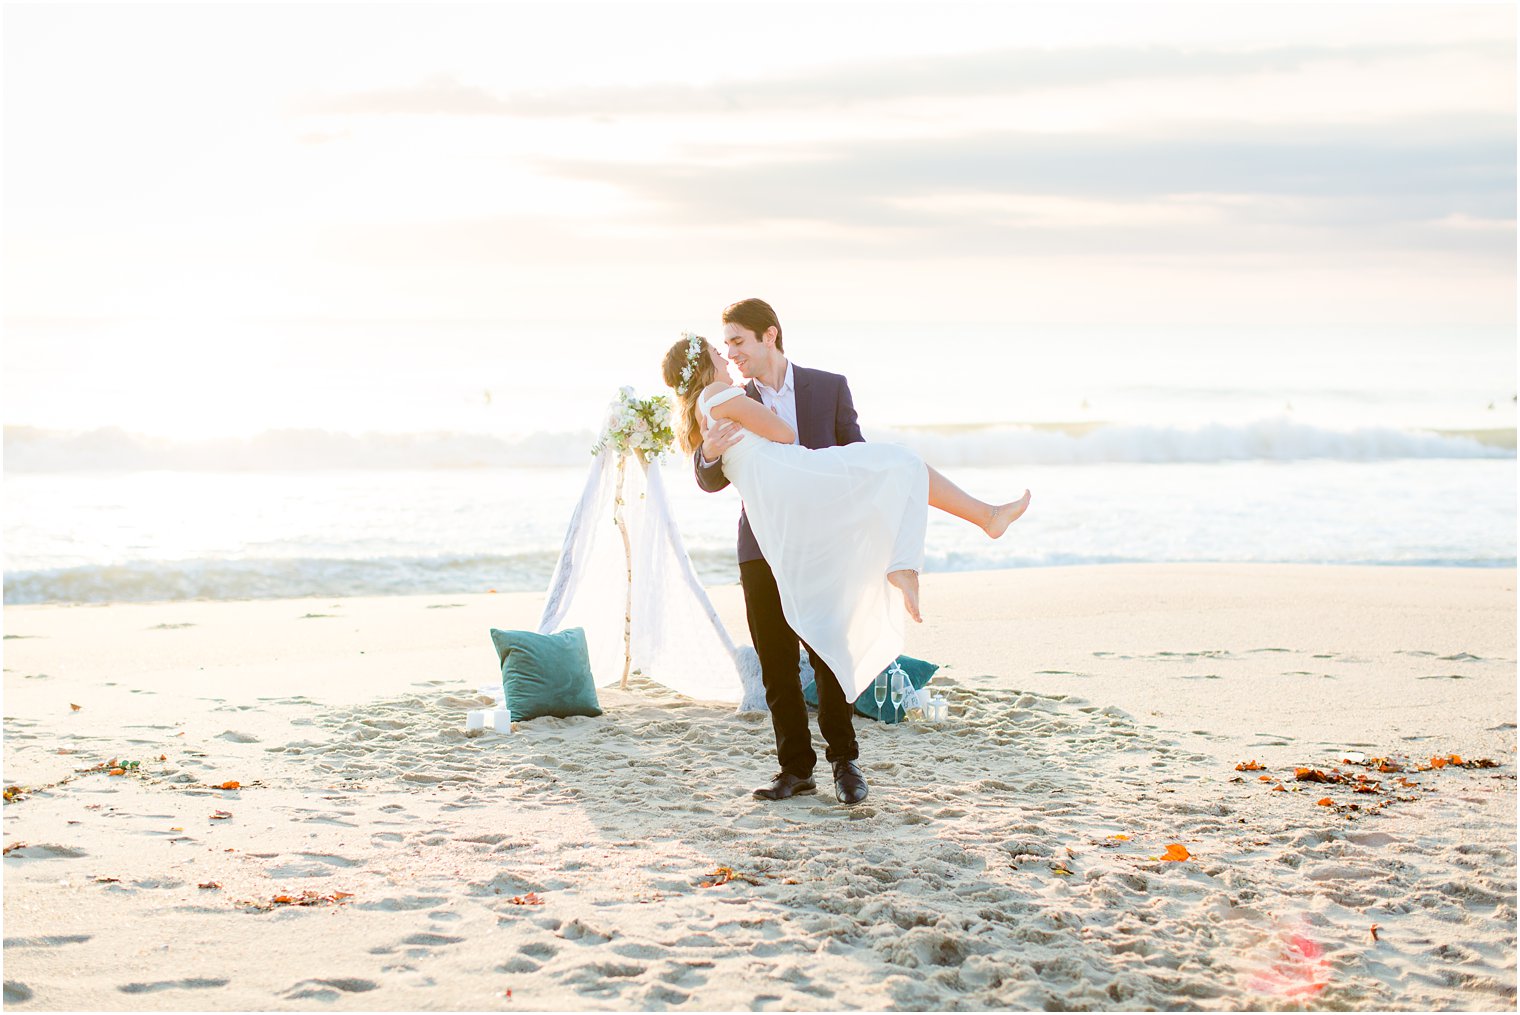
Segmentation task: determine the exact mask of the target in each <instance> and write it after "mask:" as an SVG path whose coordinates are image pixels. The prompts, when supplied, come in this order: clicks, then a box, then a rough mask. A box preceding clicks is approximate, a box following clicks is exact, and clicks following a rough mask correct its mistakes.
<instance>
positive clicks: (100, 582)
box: [5, 547, 1515, 606]
mask: <svg viewBox="0 0 1520 1015" xmlns="http://www.w3.org/2000/svg"><path fill="white" fill-rule="evenodd" d="M691 556H692V564H693V566H694V567H695V568H696V571H697V575H698V577H699V578H700V579H701V580H702V582H703V583H704V584H707V585H717V584H732V583H736V582H737V581H738V580H739V567H738V563H737V558H736V556H735V553H734V551H733V549H732V548H727V547H725V548H723V549H702V550H696V551H694V552H693V553H692V555H691ZM556 559H557V555H556V554H555V553H551V552H547V551H546V552H538V553H522V554H506V555H494V556H492V555H480V556H457V557H382V558H376V559H371V560H352V559H336V558H326V557H311V558H295V559H260V560H220V559H204V560H172V561H132V562H128V563H121V564H111V565H101V566H82V567H71V568H54V569H45V570H32V571H11V572H7V573H6V575H5V605H7V606H19V605H23V604H42V603H144V602H180V601H185V600H248V599H300V598H310V597H324V598H325V597H331V598H345V597H353V596H392V595H417V594H423V593H433V594H438V595H468V594H471V593H481V592H543V591H544V590H545V589H547V588H548V586H549V579H550V577H551V576H552V574H553V570H554V564H555V561H556ZM1162 562H1171V563H1221V562H1224V563H1230V562H1234V563H1239V562H1246V563H1295V564H1348V565H1391V566H1429V567H1514V566H1515V558H1514V556H1512V555H1511V556H1484V557H1471V556H1457V557H1453V558H1450V559H1448V558H1440V557H1430V556H1425V555H1409V556H1405V557H1392V558H1388V559H1378V558H1369V557H1366V556H1363V555H1358V554H1356V553H1355V552H1352V553H1351V554H1349V555H1348V556H1347V557H1345V558H1326V557H1320V556H1314V555H1310V556H1306V557H1304V558H1302V559H1295V560H1283V559H1281V558H1278V557H1272V558H1261V559H1259V560H1257V559H1246V560H1245V561H1239V560H1235V561H1227V560H1224V559H1222V558H1219V557H1215V556H1211V555H1208V554H1201V555H1199V556H1198V557H1196V558H1192V559H1178V558H1176V557H1175V556H1173V557H1167V558H1158V557H1146V556H1144V555H1123V554H1094V553H1072V552H1052V553H1044V554H1040V553H998V552H977V553H968V552H957V551H950V552H941V553H931V554H929V555H928V557H927V559H926V560H925V566H924V570H925V571H928V572H936V571H998V570H1008V569H1015V568H1037V567H1064V566H1074V565H1104V564H1145V563H1162Z"/></svg>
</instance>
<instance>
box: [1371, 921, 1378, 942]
mask: <svg viewBox="0 0 1520 1015" xmlns="http://www.w3.org/2000/svg"><path fill="white" fill-rule="evenodd" d="M1377 932H1378V925H1377V924H1375V923H1374V924H1373V925H1372V940H1374V941H1376V940H1377V939H1378V935H1377Z"/></svg>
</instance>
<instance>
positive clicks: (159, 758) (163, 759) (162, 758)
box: [158, 754, 169, 761]
mask: <svg viewBox="0 0 1520 1015" xmlns="http://www.w3.org/2000/svg"><path fill="white" fill-rule="evenodd" d="M158 760H159V761H168V760H169V756H168V755H167V754H160V755H159V756H158Z"/></svg>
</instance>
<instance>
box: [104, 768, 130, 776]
mask: <svg viewBox="0 0 1520 1015" xmlns="http://www.w3.org/2000/svg"><path fill="white" fill-rule="evenodd" d="M106 774H107V775H126V774H127V770H126V769H125V768H113V769H111V770H110V771H109V772H107V773H106Z"/></svg>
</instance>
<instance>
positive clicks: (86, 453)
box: [5, 418, 1515, 472]
mask: <svg viewBox="0 0 1520 1015" xmlns="http://www.w3.org/2000/svg"><path fill="white" fill-rule="evenodd" d="M865 433H866V437H867V438H868V439H870V440H885V441H892V442H895V443H899V444H905V445H907V446H908V447H911V448H913V449H914V450H916V451H918V452H919V453H920V454H922V455H923V456H924V457H925V458H926V459H927V460H929V461H931V462H933V463H934V464H935V465H937V466H942V467H954V466H971V467H989V468H995V467H999V466H1007V465H1082V464H1094V465H1096V464H1104V463H1121V462H1122V463H1158V464H1160V463H1168V462H1187V463H1210V462H1232V461H1302V460H1310V459H1332V460H1339V461H1388V460H1392V459H1404V458H1444V459H1468V458H1474V459H1477V458H1514V457H1515V431H1514V429H1513V428H1509V429H1495V430H1486V431H1435V430H1409V429H1399V428H1396V427H1357V428H1350V429H1333V428H1328V427H1321V426H1314V425H1311V424H1306V423H1299V422H1296V421H1294V420H1291V419H1287V418H1277V419H1264V420H1257V421H1255V422H1250V423H1211V424H1205V425H1201V426H1162V425H1141V424H1121V423H1113V424H1103V423H1089V424H1073V425H1061V424H1010V425H1005V426H964V427H925V428H895V429H894V428H868V429H867V430H866V431H865ZM593 441H594V435H593V434H592V433H591V431H578V432H577V431H569V432H540V433H533V434H528V435H524V436H521V437H500V436H494V435H490V434H470V433H394V434H392V433H365V434H349V433H339V432H333V431H328V430H273V431H267V432H265V433H261V434H258V435H256V436H253V437H247V438H208V439H201V440H171V439H169V438H163V437H152V436H145V435H141V434H134V433H130V432H127V431H124V430H121V429H119V428H115V427H108V428H102V429H97V430H90V431H84V432H74V431H60V430H46V429H40V428H37V427H26V426H8V427H6V428H5V468H6V471H8V472H100V471H147V470H171V471H189V472H225V471H233V472H260V471H312V470H319V471H336V470H349V469H359V470H387V469H462V468H501V467H542V466H577V465H584V464H586V463H587V461H588V460H589V449H590V447H591V445H592V443H593Z"/></svg>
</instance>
